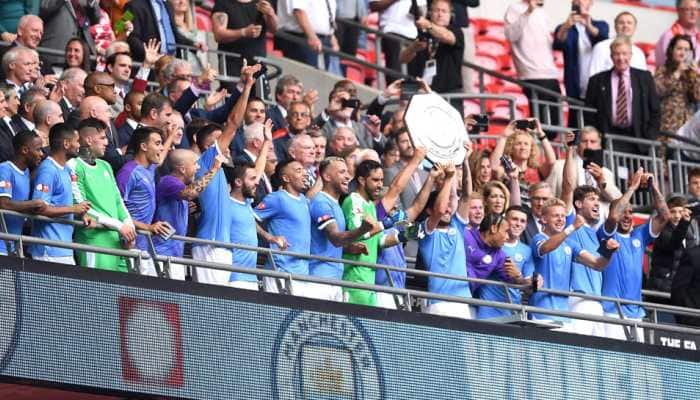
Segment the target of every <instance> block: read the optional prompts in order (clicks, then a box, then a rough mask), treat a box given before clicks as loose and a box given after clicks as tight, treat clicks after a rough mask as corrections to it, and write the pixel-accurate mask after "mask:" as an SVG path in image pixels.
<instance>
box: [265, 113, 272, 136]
mask: <svg viewBox="0 0 700 400" xmlns="http://www.w3.org/2000/svg"><path fill="white" fill-rule="evenodd" d="M263 136H264V137H265V140H266V141H268V142H271V141H272V120H271V119H270V118H268V119H267V120H265V125H263Z"/></svg>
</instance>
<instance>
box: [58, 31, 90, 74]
mask: <svg viewBox="0 0 700 400" xmlns="http://www.w3.org/2000/svg"><path fill="white" fill-rule="evenodd" d="M64 58H65V59H66V62H65V63H64V64H63V68H62V70H63V71H62V72H65V70H66V69H68V68H79V69H82V70H83V71H84V72H85V73H86V74H87V73H88V72H90V71H91V66H90V64H91V63H90V49H89V48H88V45H87V43H85V41H84V40H83V39H80V38H77V37H74V38H71V39H70V40H68V43H66V50H65V57H64ZM53 68H54V69H55V68H56V67H55V66H53ZM81 83H82V82H81Z"/></svg>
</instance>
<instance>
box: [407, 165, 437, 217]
mask: <svg viewBox="0 0 700 400" xmlns="http://www.w3.org/2000/svg"><path fill="white" fill-rule="evenodd" d="M437 175H439V172H438V171H437V170H436V169H433V170H431V171H430V174H429V175H428V179H426V180H425V183H423V187H421V189H420V192H418V194H417V195H416V198H415V199H414V200H413V204H411V206H410V207H408V208H407V209H406V219H407V220H409V221H415V220H416V218H418V216H419V215H420V213H421V212H422V211H423V209H424V208H425V205H426V204H427V203H428V198H429V197H430V192H432V190H433V185H434V184H435V178H436V177H437Z"/></svg>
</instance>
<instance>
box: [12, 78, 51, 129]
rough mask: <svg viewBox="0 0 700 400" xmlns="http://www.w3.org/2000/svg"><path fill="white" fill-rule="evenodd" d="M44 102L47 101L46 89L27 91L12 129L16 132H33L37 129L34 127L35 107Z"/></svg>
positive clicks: (20, 103) (13, 120) (13, 121)
mask: <svg viewBox="0 0 700 400" xmlns="http://www.w3.org/2000/svg"><path fill="white" fill-rule="evenodd" d="M44 100H46V92H45V91H44V89H39V88H30V89H27V91H26V92H24V94H23V95H22V98H21V100H20V102H19V112H18V113H17V114H15V116H14V117H13V118H12V129H13V130H14V131H15V132H21V131H25V130H27V131H33V130H34V128H35V127H36V125H34V107H36V105H37V104H39V102H41V101H44Z"/></svg>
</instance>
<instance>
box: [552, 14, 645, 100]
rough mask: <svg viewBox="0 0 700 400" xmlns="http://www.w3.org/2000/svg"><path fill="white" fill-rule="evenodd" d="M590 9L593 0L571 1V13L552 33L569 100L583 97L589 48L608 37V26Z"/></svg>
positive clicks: (587, 76) (589, 59)
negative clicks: (562, 61) (592, 13)
mask: <svg viewBox="0 0 700 400" xmlns="http://www.w3.org/2000/svg"><path fill="white" fill-rule="evenodd" d="M592 7H593V0H572V1H571V14H569V17H568V18H567V19H566V21H564V23H563V24H561V25H559V26H557V27H556V29H555V30H554V44H553V47H554V50H561V51H562V52H564V85H565V86H566V95H567V96H569V97H576V98H583V97H584V96H585V95H586V90H587V88H588V79H589V78H590V75H589V72H590V70H591V59H592V56H593V46H595V45H596V44H597V43H598V42H601V41H603V40H605V39H607V38H608V31H609V27H608V23H607V22H605V21H603V20H594V19H593V17H592V16H591V8H592ZM631 51H632V46H631V45H630V52H631Z"/></svg>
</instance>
